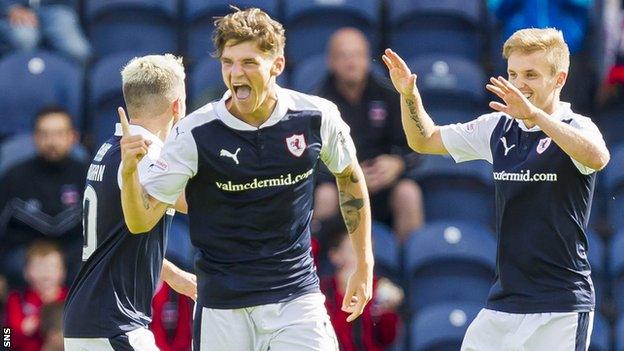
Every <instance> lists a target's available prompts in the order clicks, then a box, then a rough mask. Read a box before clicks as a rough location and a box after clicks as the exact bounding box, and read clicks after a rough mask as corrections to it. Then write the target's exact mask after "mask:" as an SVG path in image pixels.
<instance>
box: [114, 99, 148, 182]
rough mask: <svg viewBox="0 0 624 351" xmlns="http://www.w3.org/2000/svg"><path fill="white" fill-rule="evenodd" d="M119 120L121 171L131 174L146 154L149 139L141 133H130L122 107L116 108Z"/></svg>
mask: <svg viewBox="0 0 624 351" xmlns="http://www.w3.org/2000/svg"><path fill="white" fill-rule="evenodd" d="M117 113H118V114H119V122H120V123H121V130H122V137H121V140H120V142H119V144H120V147H121V160H122V165H123V168H122V173H124V174H132V173H134V172H135V171H136V169H137V164H138V163H139V162H140V161H141V159H143V157H144V156H145V155H147V150H148V148H149V146H150V144H151V141H149V140H146V139H145V138H143V136H141V135H130V124H129V123H128V118H127V117H126V112H125V111H124V109H123V107H119V108H118V109H117Z"/></svg>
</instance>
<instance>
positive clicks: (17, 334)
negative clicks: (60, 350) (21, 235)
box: [4, 241, 67, 351]
mask: <svg viewBox="0 0 624 351" xmlns="http://www.w3.org/2000/svg"><path fill="white" fill-rule="evenodd" d="M24 277H25V278H26V282H27V283H28V287H27V288H26V289H23V290H16V291H13V292H11V294H10V295H9V298H8V301H7V319H6V323H5V324H4V325H6V326H7V327H9V328H11V333H12V334H11V342H12V345H11V346H12V347H13V348H14V349H15V350H21V351H40V350H41V349H42V347H43V345H44V341H46V339H44V334H43V333H42V332H41V324H42V323H41V311H42V308H43V307H44V306H47V305H51V304H55V303H59V304H62V303H63V301H65V297H66V296H67V288H66V287H65V286H64V280H65V264H64V263H63V254H62V252H61V251H60V249H59V248H58V246H57V245H55V244H53V243H51V242H46V241H36V242H34V243H32V245H30V246H29V247H28V250H27V252H26V266H25V267H24ZM49 326H50V324H47V323H46V327H49ZM49 341H52V340H49Z"/></svg>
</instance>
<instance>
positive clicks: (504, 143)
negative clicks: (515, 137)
mask: <svg viewBox="0 0 624 351" xmlns="http://www.w3.org/2000/svg"><path fill="white" fill-rule="evenodd" d="M500 140H501V141H502V142H503V147H504V148H505V156H507V154H508V153H509V150H511V149H513V148H514V147H515V146H516V144H513V145H511V146H510V147H507V139H505V137H502V138H500Z"/></svg>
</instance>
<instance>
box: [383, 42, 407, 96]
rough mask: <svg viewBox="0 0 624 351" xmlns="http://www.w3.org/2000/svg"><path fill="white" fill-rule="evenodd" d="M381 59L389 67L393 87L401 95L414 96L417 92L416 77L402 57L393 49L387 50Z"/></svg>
mask: <svg viewBox="0 0 624 351" xmlns="http://www.w3.org/2000/svg"><path fill="white" fill-rule="evenodd" d="M381 59H382V60H383V62H384V63H385V64H386V67H388V73H389V74H390V79H391V80H392V85H394V88H395V89H396V91H398V92H399V94H401V95H412V94H414V93H415V92H416V75H415V74H413V73H412V71H410V69H409V67H408V66H407V64H406V63H405V61H403V59H402V58H401V56H399V55H398V54H397V53H396V52H394V51H392V50H391V49H386V51H385V52H384V54H383V55H382V56H381Z"/></svg>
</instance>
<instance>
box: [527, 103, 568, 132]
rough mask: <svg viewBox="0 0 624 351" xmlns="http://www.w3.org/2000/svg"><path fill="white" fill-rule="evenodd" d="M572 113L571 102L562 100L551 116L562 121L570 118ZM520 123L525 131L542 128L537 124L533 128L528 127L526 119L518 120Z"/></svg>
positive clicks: (534, 130) (537, 130) (536, 130)
mask: <svg viewBox="0 0 624 351" xmlns="http://www.w3.org/2000/svg"><path fill="white" fill-rule="evenodd" d="M571 114H572V109H571V108H570V103H569V102H562V101H560V102H559V105H558V106H557V109H556V110H555V112H554V113H553V114H552V115H550V117H551V118H556V119H558V120H560V121H561V120H564V119H567V118H570V115H571ZM518 125H519V126H520V129H522V130H523V131H525V132H539V131H540V130H542V129H541V128H540V127H538V126H537V125H535V126H533V128H527V126H526V125H525V124H524V121H523V120H521V119H519V120H518Z"/></svg>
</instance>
